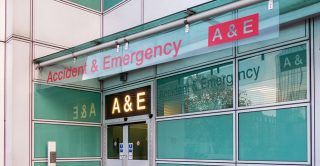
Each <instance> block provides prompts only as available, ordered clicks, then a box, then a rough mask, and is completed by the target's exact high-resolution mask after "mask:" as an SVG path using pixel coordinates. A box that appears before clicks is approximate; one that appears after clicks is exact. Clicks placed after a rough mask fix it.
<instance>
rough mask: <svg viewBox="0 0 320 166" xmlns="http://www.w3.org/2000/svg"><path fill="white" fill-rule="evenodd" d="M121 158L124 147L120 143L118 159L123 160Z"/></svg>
mask: <svg viewBox="0 0 320 166" xmlns="http://www.w3.org/2000/svg"><path fill="white" fill-rule="evenodd" d="M123 157H124V145H123V143H120V144H119V158H120V159H123Z"/></svg>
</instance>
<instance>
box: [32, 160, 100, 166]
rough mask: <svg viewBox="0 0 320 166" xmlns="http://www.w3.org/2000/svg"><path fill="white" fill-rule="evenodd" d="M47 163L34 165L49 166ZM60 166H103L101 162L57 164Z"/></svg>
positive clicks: (35, 165)
mask: <svg viewBox="0 0 320 166" xmlns="http://www.w3.org/2000/svg"><path fill="white" fill-rule="evenodd" d="M47 165H48V163H47V162H41V163H34V166H47ZM57 165H58V166H88V165H90V166H101V162H100V161H72V162H70V161H68V162H59V161H58V162H57Z"/></svg>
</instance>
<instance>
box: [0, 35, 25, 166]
mask: <svg viewBox="0 0 320 166" xmlns="http://www.w3.org/2000/svg"><path fill="white" fill-rule="evenodd" d="M30 47H31V45H30V44H29V43H25V42H21V41H15V40H11V41H10V42H9V43H7V45H6V76H5V83H6V92H5V97H6V100H5V111H6V115H5V116H6V135H5V137H6V143H5V146H6V149H5V153H6V165H7V166H29V162H30V153H29V152H30V132H31V131H30V122H31V119H30V94H31V91H30V73H31V70H30V65H31V61H30V56H31V55H30Z"/></svg>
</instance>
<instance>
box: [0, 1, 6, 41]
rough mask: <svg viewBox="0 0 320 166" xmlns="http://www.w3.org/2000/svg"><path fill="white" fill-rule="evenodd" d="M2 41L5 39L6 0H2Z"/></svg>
mask: <svg viewBox="0 0 320 166" xmlns="http://www.w3.org/2000/svg"><path fill="white" fill-rule="evenodd" d="M0 41H5V0H0Z"/></svg>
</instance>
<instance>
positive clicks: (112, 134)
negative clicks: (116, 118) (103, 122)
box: [107, 126, 123, 159]
mask: <svg viewBox="0 0 320 166" xmlns="http://www.w3.org/2000/svg"><path fill="white" fill-rule="evenodd" d="M120 143H123V127H122V126H110V127H108V145H107V146H108V149H107V151H108V159H120V153H119V144H120Z"/></svg>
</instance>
